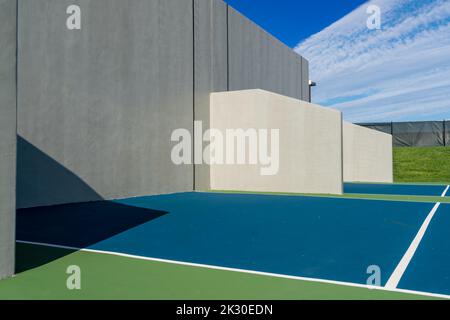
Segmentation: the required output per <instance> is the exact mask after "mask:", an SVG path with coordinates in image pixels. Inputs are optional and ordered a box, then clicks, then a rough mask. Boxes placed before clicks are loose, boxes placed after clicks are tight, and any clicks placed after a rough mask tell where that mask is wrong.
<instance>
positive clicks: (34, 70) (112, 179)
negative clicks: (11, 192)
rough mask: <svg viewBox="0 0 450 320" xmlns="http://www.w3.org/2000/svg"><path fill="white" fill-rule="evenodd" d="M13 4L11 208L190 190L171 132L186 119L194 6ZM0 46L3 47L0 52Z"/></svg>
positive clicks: (143, 0)
mask: <svg viewBox="0 0 450 320" xmlns="http://www.w3.org/2000/svg"><path fill="white" fill-rule="evenodd" d="M75 3H76V4H78V5H80V7H81V10H82V29H81V30H68V29H67V28H66V19H67V17H68V15H67V14H66V8H67V7H68V6H69V5H71V4H74V1H73V0H21V1H19V21H20V23H19V101H18V103H19V110H18V134H19V144H18V206H19V207H21V208H23V207H30V206H41V205H49V204H58V203H68V202H79V201H89V200H97V199H112V198H123V197H130V196H139V195H148V194H158V193H171V192H179V191H189V190H192V188H193V186H192V185H193V166H192V165H184V166H175V165H173V164H172V162H171V158H170V153H171V148H172V146H173V143H171V141H170V137H171V133H172V131H173V130H174V129H177V128H191V127H192V123H193V12H192V10H193V6H192V1H179V0H128V1H123V0H79V1H75ZM2 50H3V49H2Z"/></svg>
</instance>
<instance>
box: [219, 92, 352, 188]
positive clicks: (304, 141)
mask: <svg viewBox="0 0 450 320" xmlns="http://www.w3.org/2000/svg"><path fill="white" fill-rule="evenodd" d="M211 127H212V128H214V129H218V130H220V131H221V132H223V133H224V132H225V131H226V130H227V129H238V128H241V129H244V130H247V129H269V130H270V129H279V130H280V131H279V132H280V144H279V145H280V147H279V164H280V165H279V171H278V173H277V174H276V175H273V176H262V175H261V174H260V173H261V172H260V168H261V166H260V165H251V164H248V162H247V164H245V165H238V164H235V165H221V164H213V165H211V188H212V189H214V190H240V191H262V192H263V191H264V192H298V193H323V194H342V191H343V190H342V116H341V113H340V112H339V111H336V110H332V109H326V108H322V107H320V106H317V105H313V104H310V103H307V102H304V101H300V100H297V99H293V98H289V97H286V96H282V95H279V94H275V93H271V92H268V91H263V90H243V91H235V92H222V93H213V94H211Z"/></svg>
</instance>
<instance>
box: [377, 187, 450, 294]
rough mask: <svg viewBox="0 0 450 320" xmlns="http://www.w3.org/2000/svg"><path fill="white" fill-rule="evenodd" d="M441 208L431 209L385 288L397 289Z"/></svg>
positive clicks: (439, 203)
mask: <svg viewBox="0 0 450 320" xmlns="http://www.w3.org/2000/svg"><path fill="white" fill-rule="evenodd" d="M449 188H450V185H448V186H447V187H446V188H445V190H444V192H443V193H442V195H441V198H444V197H445V195H446V194H447V192H448V190H449ZM440 206H441V202H437V203H436V204H435V205H434V207H433V209H431V211H430V213H428V215H427V217H426V218H425V220H424V222H423V223H422V225H421V227H420V229H419V231H418V232H417V234H416V236H415V237H414V239H413V241H412V242H411V244H410V245H409V247H408V249H407V250H406V252H405V254H404V255H403V257H402V259H401V260H400V262H399V263H398V265H397V267H396V268H395V270H394V272H393V273H392V274H391V276H390V277H389V280H388V281H387V283H386V285H385V287H386V288H387V289H396V288H397V287H398V285H399V283H400V281H401V279H402V277H403V275H404V274H405V272H406V269H407V268H408V266H409V264H410V262H411V260H412V258H413V257H414V255H415V253H416V251H417V249H418V247H419V245H420V243H421V242H422V239H423V237H424V236H425V233H426V232H427V230H428V227H429V226H430V223H431V221H432V220H433V218H434V216H435V214H436V212H437V210H438V209H439V207H440Z"/></svg>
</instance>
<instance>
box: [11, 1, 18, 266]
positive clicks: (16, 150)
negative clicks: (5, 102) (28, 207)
mask: <svg viewBox="0 0 450 320" xmlns="http://www.w3.org/2000/svg"><path fill="white" fill-rule="evenodd" d="M15 63H16V65H15V69H16V70H15V73H16V74H15V76H16V79H15V82H16V92H15V95H16V99H15V100H16V101H15V104H16V106H15V107H16V110H15V111H16V121H15V122H16V128H15V130H14V131H15V133H16V134H15V137H14V141H15V142H14V144H15V146H14V150H15V151H14V152H15V157H14V162H15V163H14V166H15V168H14V177H15V179H14V180H15V181H14V213H13V214H14V219H13V221H14V226H13V228H12V230H11V232H12V233H13V239H14V241H13V244H12V247H13V250H14V252H15V250H16V223H17V220H16V219H17V216H16V209H17V153H18V149H17V134H18V127H19V117H18V115H19V111H18V109H19V0H17V1H16V61H15ZM12 266H13V273H15V272H14V271H15V269H16V261H15V260H13V263H12Z"/></svg>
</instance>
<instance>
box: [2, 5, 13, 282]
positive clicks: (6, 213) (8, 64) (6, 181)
mask: <svg viewBox="0 0 450 320" xmlns="http://www.w3.org/2000/svg"><path fill="white" fill-rule="evenodd" d="M16 10H17V5H16V1H15V0H0V48H1V51H0V137H1V139H0V279H3V278H6V277H8V276H11V275H12V274H13V273H14V254H15V252H14V248H15V229H16V228H15V218H16V210H15V202H16V199H15V185H16V110H17V109H16V107H17V103H16Z"/></svg>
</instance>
